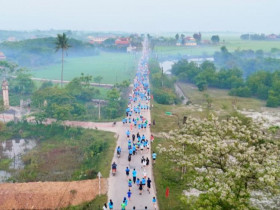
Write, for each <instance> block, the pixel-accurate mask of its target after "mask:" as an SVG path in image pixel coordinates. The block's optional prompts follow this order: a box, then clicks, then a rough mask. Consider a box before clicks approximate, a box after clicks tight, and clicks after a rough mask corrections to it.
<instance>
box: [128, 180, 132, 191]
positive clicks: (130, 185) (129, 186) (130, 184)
mask: <svg viewBox="0 0 280 210" xmlns="http://www.w3.org/2000/svg"><path fill="white" fill-rule="evenodd" d="M131 187H132V181H131V179H129V180H128V189H129V190H130V189H131Z"/></svg>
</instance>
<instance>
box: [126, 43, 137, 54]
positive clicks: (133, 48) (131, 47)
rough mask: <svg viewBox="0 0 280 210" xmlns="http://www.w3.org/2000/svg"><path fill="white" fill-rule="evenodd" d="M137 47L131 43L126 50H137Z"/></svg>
mask: <svg viewBox="0 0 280 210" xmlns="http://www.w3.org/2000/svg"><path fill="white" fill-rule="evenodd" d="M136 49H137V47H135V46H131V45H129V46H128V47H127V48H126V52H129V53H131V52H135V51H136Z"/></svg>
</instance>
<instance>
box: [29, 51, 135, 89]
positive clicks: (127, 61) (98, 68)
mask: <svg viewBox="0 0 280 210" xmlns="http://www.w3.org/2000/svg"><path fill="white" fill-rule="evenodd" d="M137 60H138V59H137V56H136V57H135V55H132V54H129V53H107V52H102V53H100V55H97V56H90V57H78V58H67V57H66V58H65V63H64V80H72V79H73V78H74V77H79V76H80V75H81V73H84V74H85V75H87V74H89V75H92V76H93V77H96V76H102V77H103V80H102V81H101V83H110V84H115V83H117V82H122V81H123V80H128V79H132V78H133V77H134V75H135V71H136V65H137V62H136V61H137ZM31 73H32V74H33V76H34V77H39V78H45V79H58V80H59V79H60V73H61V64H60V63H57V64H55V65H49V66H42V67H38V68H34V69H32V71H31Z"/></svg>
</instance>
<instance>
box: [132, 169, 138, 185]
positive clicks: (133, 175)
mask: <svg viewBox="0 0 280 210" xmlns="http://www.w3.org/2000/svg"><path fill="white" fill-rule="evenodd" d="M136 176H137V171H136V170H135V169H133V171H132V177H133V183H134V184H135V182H136Z"/></svg>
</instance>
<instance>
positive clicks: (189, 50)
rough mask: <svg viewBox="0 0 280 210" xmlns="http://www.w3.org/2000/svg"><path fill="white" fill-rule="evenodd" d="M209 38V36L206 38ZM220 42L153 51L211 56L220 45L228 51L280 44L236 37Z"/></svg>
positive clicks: (261, 48)
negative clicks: (217, 43)
mask: <svg viewBox="0 0 280 210" xmlns="http://www.w3.org/2000/svg"><path fill="white" fill-rule="evenodd" d="M208 39H209V38H208ZM220 40H221V41H223V40H225V42H224V43H223V42H221V43H220V44H219V45H207V46H199V47H198V46H195V47H186V46H156V47H155V52H156V53H158V55H159V56H161V55H162V56H168V55H189V56H201V55H207V56H212V55H213V54H214V53H215V52H216V51H220V48H221V47H222V46H226V47H227V49H228V50H229V51H231V52H232V51H235V50H248V49H251V50H254V51H256V50H263V51H264V52H270V50H271V48H275V47H276V46H277V45H279V44H280V41H253V40H241V39H239V38H238V37H228V36H225V37H220Z"/></svg>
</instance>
